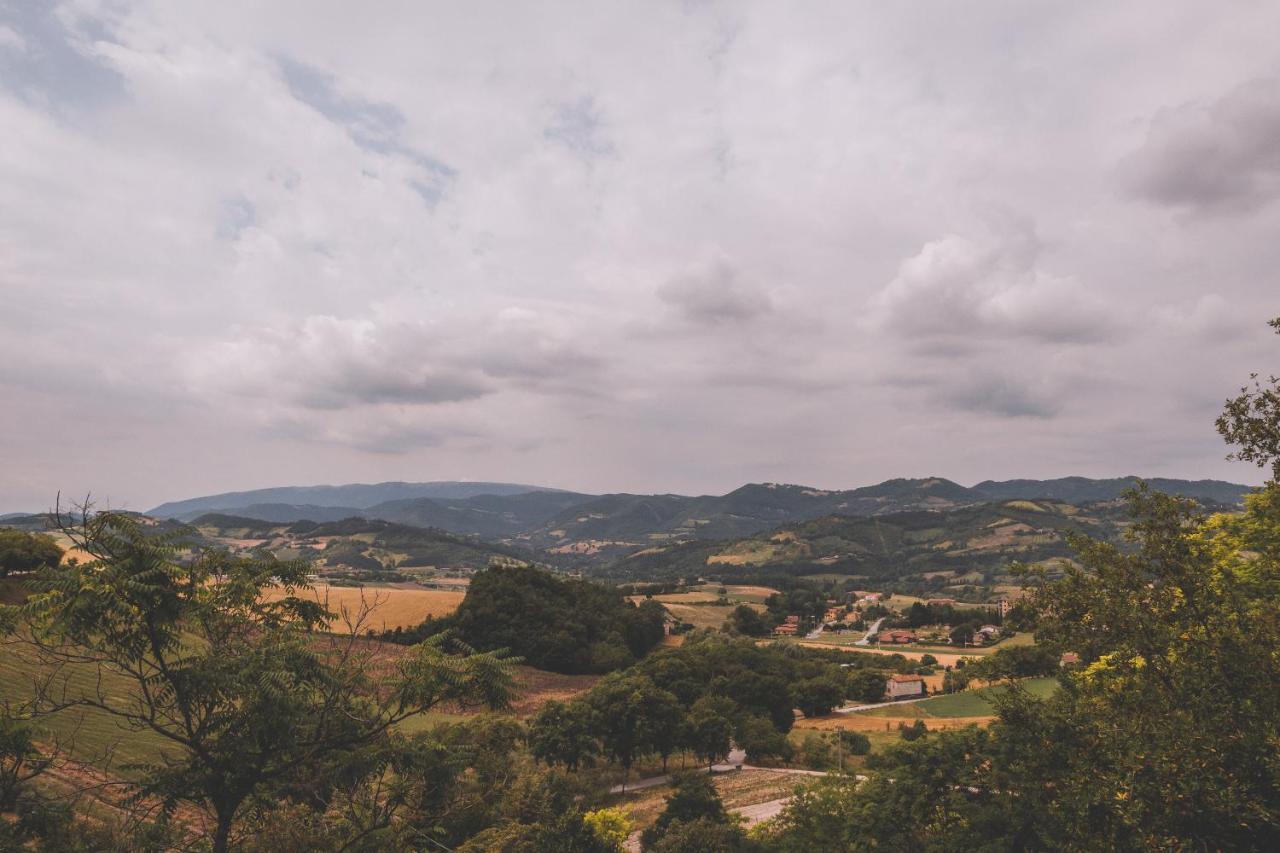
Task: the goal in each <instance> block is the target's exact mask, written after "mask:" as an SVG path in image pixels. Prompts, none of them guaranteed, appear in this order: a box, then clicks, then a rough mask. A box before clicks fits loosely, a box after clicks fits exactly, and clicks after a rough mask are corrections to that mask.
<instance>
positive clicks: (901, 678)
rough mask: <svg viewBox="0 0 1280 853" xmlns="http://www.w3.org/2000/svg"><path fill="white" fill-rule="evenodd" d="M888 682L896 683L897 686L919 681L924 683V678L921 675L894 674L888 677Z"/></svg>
mask: <svg viewBox="0 0 1280 853" xmlns="http://www.w3.org/2000/svg"><path fill="white" fill-rule="evenodd" d="M889 680H890V681H896V682H898V683H899V684H910V683H911V682H913V681H920V682H923V681H924V676H922V675H898V674H896V673H895V674H893V675H891V676H889Z"/></svg>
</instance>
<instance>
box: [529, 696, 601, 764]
mask: <svg viewBox="0 0 1280 853" xmlns="http://www.w3.org/2000/svg"><path fill="white" fill-rule="evenodd" d="M528 743H529V752H530V753H531V754H532V755H533V757H534V758H536V759H538V760H540V761H545V762H546V763H547V764H563V765H564V766H565V767H566V768H567V769H568V770H569V771H570V772H576V771H577V769H578V767H579V766H580V765H583V764H586V765H587V766H590V764H591V762H592V760H593V759H594V758H595V756H597V755H599V753H600V745H599V743H598V742H597V741H596V738H595V735H593V734H592V731H591V719H590V709H589V708H588V707H587V706H586V705H585V704H584V703H582V702H574V703H572V704H569V705H566V704H565V703H563V702H558V701H556V700H555V699H551V700H549V701H548V702H547V703H546V704H545V705H543V706H542V707H541V708H540V709H539V710H538V713H536V714H534V715H533V718H532V719H531V720H530V721H529V734H528Z"/></svg>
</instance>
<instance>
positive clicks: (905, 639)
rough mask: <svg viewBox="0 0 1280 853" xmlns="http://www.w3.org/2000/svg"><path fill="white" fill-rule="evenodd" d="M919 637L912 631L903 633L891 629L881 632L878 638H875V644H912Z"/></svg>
mask: <svg viewBox="0 0 1280 853" xmlns="http://www.w3.org/2000/svg"><path fill="white" fill-rule="evenodd" d="M918 639H919V637H917V636H916V634H915V632H914V631H903V630H899V629H893V630H890V631H881V632H880V635H879V637H877V638H876V642H877V643H894V644H898V643H914V642H915V641H916V640H918Z"/></svg>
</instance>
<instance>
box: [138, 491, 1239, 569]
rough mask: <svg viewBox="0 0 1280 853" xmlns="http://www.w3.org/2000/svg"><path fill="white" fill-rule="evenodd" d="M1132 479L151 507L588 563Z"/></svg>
mask: <svg viewBox="0 0 1280 853" xmlns="http://www.w3.org/2000/svg"><path fill="white" fill-rule="evenodd" d="M1136 482H1137V478H1136V477H1118V478H1112V479H1106V480H1096V479H1088V478H1085V477H1064V478H1060V479H1055V480H1004V481H995V480H987V481H984V482H982V483H979V484H977V485H976V486H973V487H967V486H963V485H960V484H959V483H955V482H953V481H951V480H947V479H944V478H941V477H926V478H916V479H907V478H899V479H893V480H886V481H885V482H883V483H878V484H876V485H873V486H864V487H861V488H856V489H848V490H824V489H815V488H811V487H808V486H799V485H785V484H778V483H750V484H747V485H745V486H742V487H741V488H738V489H735V490H733V491H731V492H729V493H727V494H724V495H699V496H689V495H677V494H658V495H643V494H627V493H618V494H607V495H588V494H581V493H577V492H568V491H562V490H555V489H542V488H537V487H533V486H520V485H516V484H511V483H456V482H438V483H382V484H377V485H350V486H317V487H288V488H282V489H261V490H257V491H251V492H232V493H227V494H223V495H212V496H208V497H202V498H193V499H190V500H186V501H177V502H173V503H169V504H164V505H162V506H160V507H157V508H156V510H154V511H153V514H155V515H158V516H159V517H174V518H178V519H181V520H191V519H195V518H198V517H200V516H203V515H206V514H208V513H210V512H214V513H221V514H224V515H233V516H237V517H241V518H250V519H258V520H262V521H267V522H271V523H273V524H279V525H290V524H295V523H297V522H301V521H311V522H317V523H326V522H336V521H342V520H344V519H348V518H352V517H363V518H368V519H380V520H383V521H388V522H392V523H395V524H402V525H410V526H414V527H419V528H433V529H438V530H440V531H445V532H447V533H449V534H452V535H454V536H461V537H479V538H483V539H485V540H489V541H494V542H499V543H502V544H503V545H504V546H512V547H517V548H520V549H529V550H533V551H539V552H543V553H545V554H547V555H549V556H550V557H551V558H553V559H555V560H557V561H559V562H562V563H565V564H568V565H578V566H584V567H598V566H600V565H603V564H605V563H608V562H610V561H612V560H617V559H620V558H623V557H626V556H629V555H631V554H635V553H637V552H645V551H649V550H651V549H653V548H667V547H669V546H670V545H672V544H674V543H679V542H687V541H722V540H735V539H742V538H749V537H753V536H756V535H758V534H761V533H764V532H766V531H770V530H773V529H775V528H777V527H779V526H781V525H790V524H796V523H798V522H804V521H809V520H813V519H821V518H825V517H828V516H841V517H850V518H878V517H882V516H886V515H895V514H899V513H905V512H912V511H927V512H950V511H953V510H958V509H962V508H967V507H979V506H983V505H988V504H993V503H999V502H1002V501H1011V500H1032V501H1036V500H1048V501H1051V502H1057V503H1065V504H1083V503H1098V502H1105V501H1110V500H1114V499H1115V498H1117V497H1118V496H1119V495H1120V494H1121V493H1122V492H1123V491H1124V490H1125V489H1127V488H1129V487H1131V486H1132V485H1134V484H1135V483H1136ZM1149 482H1150V483H1151V484H1152V486H1153V487H1155V488H1157V489H1160V490H1161V491H1168V492H1172V493H1176V494H1182V495H1186V496H1189V497H1194V498H1197V499H1200V500H1205V501H1211V502H1216V503H1221V504H1226V505H1233V504H1238V503H1239V501H1240V498H1241V496H1242V495H1243V494H1245V493H1246V492H1247V491H1248V490H1249V487H1247V486H1242V485H1237V484H1233V483H1226V482H1222V481H1219V480H1199V481H1192V480H1169V479H1154V480H1151V481H1149ZM388 496H390V497H388ZM377 498H385V499H383V500H375V499H377Z"/></svg>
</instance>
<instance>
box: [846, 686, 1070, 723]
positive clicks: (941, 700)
mask: <svg viewBox="0 0 1280 853" xmlns="http://www.w3.org/2000/svg"><path fill="white" fill-rule="evenodd" d="M1021 687H1022V688H1023V689H1024V690H1026V691H1027V692H1028V693H1030V694H1031V695H1032V696H1035V697H1037V698H1041V699H1043V698H1045V697H1047V696H1049V695H1050V694H1052V693H1053V691H1054V690H1056V689H1057V687H1058V680H1057V679H1056V678H1032V679H1028V680H1027V681H1024V682H1022V684H1021ZM1008 689H1009V688H1007V687H1004V686H997V687H986V688H982V689H978V690H965V691H962V692H960V693H949V694H947V695H945V696H935V697H933V698H932V699H925V700H924V701H922V702H897V703H888V704H886V705H883V706H882V707H879V708H874V709H872V710H870V711H859V712H857V716H864V717H893V718H901V719H926V720H927V719H930V718H933V717H942V718H957V717H984V716H990V715H992V714H994V713H995V705H994V704H992V702H991V698H993V697H995V696H997V695H999V694H1001V693H1003V692H1004V691H1006V690H1008ZM849 716H855V715H854V714H850V715H849Z"/></svg>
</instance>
